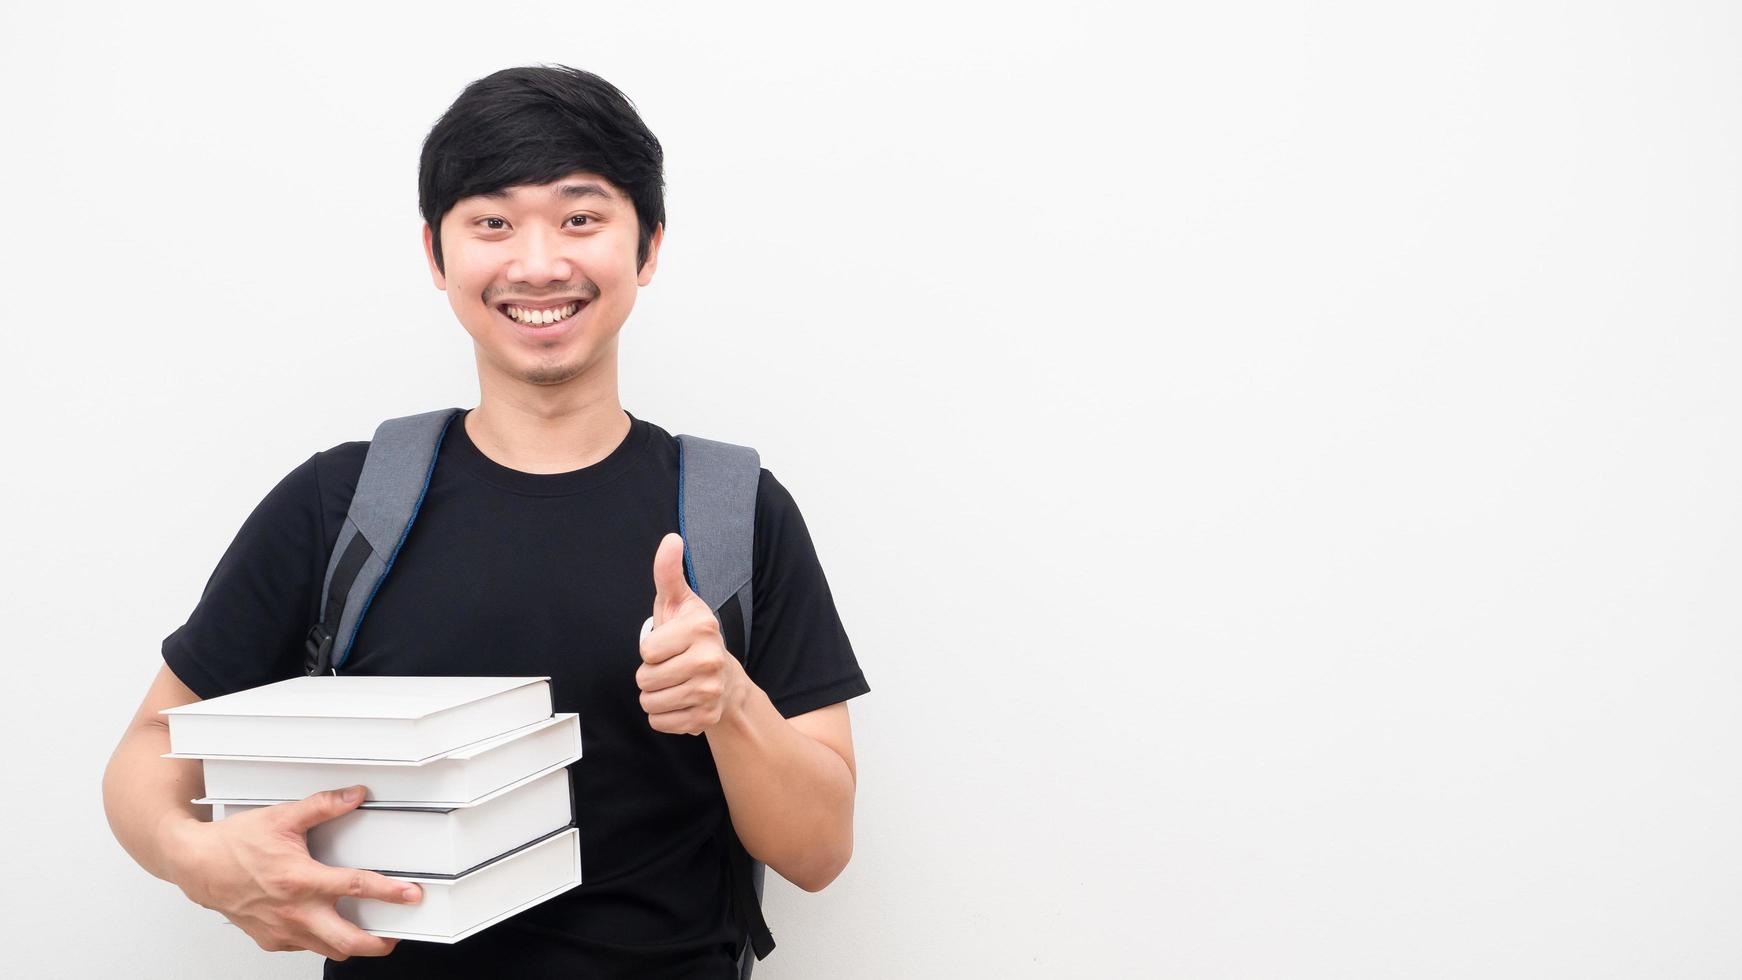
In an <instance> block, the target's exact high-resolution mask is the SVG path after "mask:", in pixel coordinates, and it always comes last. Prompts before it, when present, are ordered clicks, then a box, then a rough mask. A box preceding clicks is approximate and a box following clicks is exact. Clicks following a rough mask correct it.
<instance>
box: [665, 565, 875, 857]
mask: <svg viewBox="0 0 1742 980" xmlns="http://www.w3.org/2000/svg"><path fill="white" fill-rule="evenodd" d="M682 563H683V542H682V539H681V538H679V537H678V536H677V535H676V534H668V535H667V536H666V537H665V538H664V539H663V540H662V541H661V542H660V546H659V551H658V553H657V554H656V555H655V556H654V560H653V568H654V576H653V577H654V583H655V586H656V589H657V594H656V596H655V598H654V603H653V616H652V617H651V618H650V619H649V620H648V624H649V628H648V629H647V630H646V631H645V632H644V633H643V635H642V637H641V659H642V664H641V666H640V667H638V668H636V672H635V682H636V685H637V686H638V687H640V688H641V707H642V710H644V711H646V712H647V715H648V724H649V725H651V726H652V727H653V728H654V729H655V730H656V731H662V732H670V733H674V734H675V733H687V734H691V735H700V734H703V733H704V732H705V733H706V734H707V737H708V747H709V749H710V750H711V751H712V752H713V755H714V765H715V767H716V768H717V769H718V771H719V774H720V786H721V789H722V790H723V791H724V792H725V795H726V804H727V806H728V807H729V808H730V810H731V814H732V826H733V828H734V829H735V830H736V831H737V832H738V838H739V840H741V841H743V842H744V848H745V850H747V851H749V852H750V854H751V855H752V856H753V857H755V858H756V859H757V860H760V861H762V862H763V863H765V864H767V865H768V866H769V867H771V868H773V869H774V870H775V871H777V872H779V874H780V876H781V877H783V878H785V879H786V880H788V881H790V882H792V883H793V884H795V885H798V886H799V887H800V888H803V889H805V890H806V891H812V892H814V891H820V890H822V888H823V887H825V886H826V885H828V883H829V882H831V881H833V880H834V879H835V878H836V876H838V875H839V874H840V873H841V870H842V869H843V868H845V867H846V865H847V860H848V858H850V857H851V856H852V853H853V794H854V790H855V788H856V785H857V770H856V768H855V765H854V762H853V738H852V733H851V729H850V727H849V725H848V720H847V706H846V704H845V703H840V704H832V705H829V706H828V707H826V708H819V709H817V710H816V711H810V712H806V713H805V714H802V715H799V716H797V717H795V718H792V719H790V720H789V719H787V718H784V717H782V716H781V714H780V712H779V710H777V709H776V708H775V707H774V704H773V702H772V701H770V700H769V698H768V695H767V694H766V693H765V692H764V691H763V690H762V689H761V688H760V687H758V686H757V685H756V683H755V682H754V681H752V680H751V679H750V677H749V675H748V674H746V673H745V672H744V667H743V665H742V664H741V663H739V661H738V658H736V657H734V656H733V655H732V654H731V652H730V651H728V650H727V649H726V645H725V642H724V640H723V639H722V638H721V636H720V623H719V620H718V619H716V618H715V616H714V613H713V611H712V610H711V609H709V608H708V604H707V602H706V601H704V600H703V599H702V598H701V597H700V596H698V595H696V594H695V592H693V591H691V589H690V587H689V583H688V582H687V580H685V578H684V575H683V564H682Z"/></svg>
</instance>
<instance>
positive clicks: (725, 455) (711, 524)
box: [677, 435, 762, 657]
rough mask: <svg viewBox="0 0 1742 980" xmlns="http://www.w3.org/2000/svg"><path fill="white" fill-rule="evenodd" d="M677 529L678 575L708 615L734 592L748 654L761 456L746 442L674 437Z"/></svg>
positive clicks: (683, 436)
mask: <svg viewBox="0 0 1742 980" xmlns="http://www.w3.org/2000/svg"><path fill="white" fill-rule="evenodd" d="M677 446H678V449H677V474H678V477H677V510H678V519H677V532H678V534H680V535H682V536H683V540H684V552H683V562H684V576H685V577H686V578H688V579H689V580H690V588H692V589H695V590H696V594H697V595H699V596H701V597H702V599H704V600H705V601H706V602H707V604H708V608H710V609H712V610H713V611H714V615H716V616H718V615H719V614H720V607H721V606H724V605H725V604H726V600H728V599H730V598H732V597H733V596H738V606H739V608H740V609H742V610H743V612H744V646H743V649H744V655H745V657H749V655H750V600H751V598H752V596H751V594H750V578H751V572H752V568H751V565H752V559H753V551H754V547H755V541H756V487H757V484H758V483H759V482H760V481H761V477H762V459H761V457H760V456H758V455H757V453H756V450H754V449H751V448H750V447H749V446H734V445H732V444H731V443H728V442H715V441H714V440H712V439H703V438H701V437H699V436H690V435H680V436H678V437H677Z"/></svg>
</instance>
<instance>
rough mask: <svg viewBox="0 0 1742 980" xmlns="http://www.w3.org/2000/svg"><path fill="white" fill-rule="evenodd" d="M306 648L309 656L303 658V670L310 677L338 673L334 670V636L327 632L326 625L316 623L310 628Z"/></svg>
mask: <svg viewBox="0 0 1742 980" xmlns="http://www.w3.org/2000/svg"><path fill="white" fill-rule="evenodd" d="M304 648H305V649H306V650H307V651H308V655H307V656H306V657H304V658H303V670H304V671H306V672H307V673H308V675H309V676H310V677H313V676H315V675H317V674H337V673H338V671H337V670H335V669H334V668H333V634H331V633H328V632H327V627H326V624H324V623H316V624H314V625H313V626H311V627H309V631H308V639H307V640H306V641H305V643H304Z"/></svg>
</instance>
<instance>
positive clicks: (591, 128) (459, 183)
mask: <svg viewBox="0 0 1742 980" xmlns="http://www.w3.org/2000/svg"><path fill="white" fill-rule="evenodd" d="M664 166H665V151H664V150H663V149H661V147H660V145H659V140H658V139H656V138H654V135H653V133H652V132H650V131H649V130H648V128H647V125H646V124H645V123H643V122H642V121H641V116H640V114H639V113H637V112H636V111H635V104H634V103H633V102H630V101H629V97H628V96H626V95H624V94H623V93H622V92H620V91H618V89H617V87H616V86H614V85H612V84H611V83H610V82H607V81H605V80H604V79H603V78H600V77H599V76H597V75H595V74H593V73H592V72H589V71H582V70H581V69H579V68H570V67H568V66H567V65H550V66H546V65H539V66H527V67H517V68H504V69H502V70H501V71H498V72H495V73H493V74H490V75H486V76H484V77H483V78H480V79H478V80H477V81H475V82H473V83H472V84H470V85H468V86H466V88H465V90H464V91H462V92H461V93H460V97H459V98H457V99H455V100H454V104H453V105H451V106H448V110H447V111H446V112H444V113H442V117H441V118H440V119H438V120H436V124H435V125H434V126H433V127H431V128H430V131H429V135H428V136H426V137H425V138H424V141H423V154H422V157H421V159H420V160H419V161H418V167H417V207H418V210H419V211H421V212H423V218H424V220H425V221H427V222H429V227H430V231H431V233H432V239H433V242H432V244H433V248H432V251H433V252H434V255H435V264H436V269H437V270H438V271H440V272H441V273H442V274H443V275H446V274H447V270H446V269H445V268H443V265H442V238H441V228H442V217H443V216H444V215H446V214H447V213H448V211H449V209H451V208H452V207H453V206H454V204H455V202H457V201H459V200H461V199H463V198H467V197H471V196H472V195H474V194H482V193H484V192H486V191H496V190H501V189H502V188H504V187H510V186H514V185H516V184H548V183H550V182H551V181H553V180H556V179H557V178H559V177H562V176H565V175H567V174H571V173H574V172H575V171H577V170H581V171H587V172H589V173H596V174H598V175H600V176H602V177H604V178H605V179H607V180H609V181H610V182H611V183H613V184H615V185H617V187H618V188H619V189H620V190H622V191H623V192H624V193H625V194H627V195H628V196H629V199H630V200H631V201H632V202H634V204H635V216H636V219H637V220H638V221H639V222H640V225H641V233H640V239H639V242H638V244H637V246H636V250H635V267H636V268H637V269H639V268H641V267H642V266H643V265H645V264H646V263H647V252H648V246H649V242H651V241H652V239H653V230H654V228H655V227H656V226H658V225H663V224H664V223H665V173H664Z"/></svg>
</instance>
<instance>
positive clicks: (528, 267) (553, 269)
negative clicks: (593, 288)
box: [507, 227, 575, 286]
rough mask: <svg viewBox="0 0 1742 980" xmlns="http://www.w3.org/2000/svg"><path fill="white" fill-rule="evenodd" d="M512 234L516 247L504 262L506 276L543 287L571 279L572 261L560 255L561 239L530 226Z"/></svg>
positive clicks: (573, 267)
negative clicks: (506, 267)
mask: <svg viewBox="0 0 1742 980" xmlns="http://www.w3.org/2000/svg"><path fill="white" fill-rule="evenodd" d="M515 237H516V241H517V244H518V245H519V247H518V248H517V249H515V252H514V260H513V261H512V262H510V263H509V265H508V269H507V274H508V278H509V279H511V280H513V281H515V282H524V283H528V284H530V285H534V286H544V285H547V284H549V283H553V282H567V281H569V280H570V279H573V278H574V275H575V266H574V263H573V262H571V261H570V260H569V259H568V258H567V257H566V256H565V255H563V249H562V241H561V239H560V238H559V237H556V236H555V235H554V233H553V232H550V231H548V230H546V229H543V228H539V227H533V228H531V229H529V230H528V231H526V232H523V233H522V234H520V235H517V236H515Z"/></svg>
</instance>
